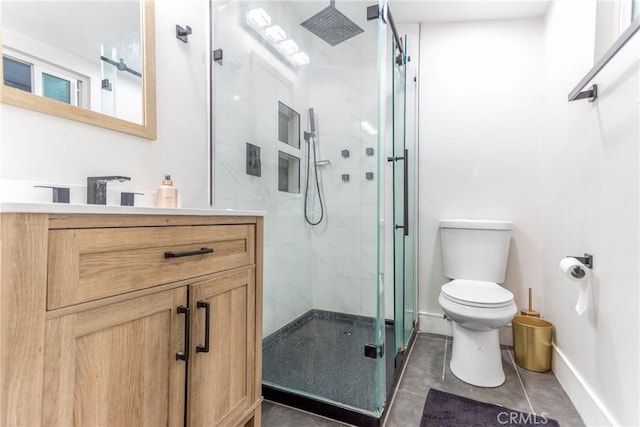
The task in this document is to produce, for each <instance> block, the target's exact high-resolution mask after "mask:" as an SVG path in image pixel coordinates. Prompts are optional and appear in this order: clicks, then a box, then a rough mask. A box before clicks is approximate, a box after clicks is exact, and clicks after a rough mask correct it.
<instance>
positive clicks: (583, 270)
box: [559, 257, 591, 315]
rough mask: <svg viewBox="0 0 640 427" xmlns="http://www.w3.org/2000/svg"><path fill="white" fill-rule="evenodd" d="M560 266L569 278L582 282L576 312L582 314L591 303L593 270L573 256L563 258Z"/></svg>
mask: <svg viewBox="0 0 640 427" xmlns="http://www.w3.org/2000/svg"><path fill="white" fill-rule="evenodd" d="M559 267H560V270H562V272H563V273H564V274H565V276H567V277H568V278H569V279H571V280H573V281H575V282H580V293H579V294H578V302H577V303H576V313H578V315H581V314H583V313H584V312H585V311H587V306H588V305H589V293H590V291H591V286H590V282H591V270H590V269H589V268H588V267H587V266H585V265H584V264H583V263H581V262H580V261H578V260H577V259H575V258H573V257H566V258H563V259H562V260H561V261H560V265H559Z"/></svg>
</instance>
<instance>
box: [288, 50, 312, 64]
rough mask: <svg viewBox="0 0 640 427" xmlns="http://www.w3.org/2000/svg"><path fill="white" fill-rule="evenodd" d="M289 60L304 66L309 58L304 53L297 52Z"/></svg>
mask: <svg viewBox="0 0 640 427" xmlns="http://www.w3.org/2000/svg"><path fill="white" fill-rule="evenodd" d="M291 60H292V61H293V63H294V64H297V65H306V64H308V63H309V56H307V54H306V53H304V52H298V53H296V54H294V55H291Z"/></svg>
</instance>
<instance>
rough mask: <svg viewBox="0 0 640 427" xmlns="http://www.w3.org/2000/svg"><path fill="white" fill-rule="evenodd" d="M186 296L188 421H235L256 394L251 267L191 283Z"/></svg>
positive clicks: (205, 423)
mask: <svg viewBox="0 0 640 427" xmlns="http://www.w3.org/2000/svg"><path fill="white" fill-rule="evenodd" d="M189 300H190V301H189V306H190V307H191V312H192V316H193V317H192V319H193V321H192V325H193V327H192V334H191V341H192V346H191V357H190V360H189V364H190V365H189V385H188V390H189V396H188V398H187V406H188V419H189V425H190V426H191V427H197V426H219V425H233V424H234V422H235V423H237V419H238V417H239V416H240V415H242V413H243V412H245V411H246V410H247V409H249V408H250V406H251V405H252V404H253V403H254V402H253V400H254V396H255V395H254V387H255V379H254V375H255V268H254V267H247V268H243V269H239V270H235V271H233V272H229V273H225V274H220V275H218V276H216V277H215V278H213V279H210V280H206V281H203V282H200V283H198V284H196V285H192V286H191V288H190V291H189ZM207 311H209V316H208V317H209V323H208V324H207V322H206V320H207ZM207 325H208V327H207ZM207 336H208V338H209V348H208V351H207V349H206V348H205V347H206V338H207Z"/></svg>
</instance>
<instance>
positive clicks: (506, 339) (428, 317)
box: [419, 311, 513, 346]
mask: <svg viewBox="0 0 640 427" xmlns="http://www.w3.org/2000/svg"><path fill="white" fill-rule="evenodd" d="M419 316H420V332H429V333H431V334H438V335H445V336H448V337H450V336H452V335H453V328H452V326H451V322H450V321H449V320H446V319H444V318H443V317H442V314H437V313H427V312H426V311H421V312H420V313H419ZM500 344H501V345H508V346H512V345H513V335H512V333H511V323H509V324H508V325H506V326H504V327H502V328H500Z"/></svg>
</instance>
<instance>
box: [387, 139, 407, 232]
mask: <svg viewBox="0 0 640 427" xmlns="http://www.w3.org/2000/svg"><path fill="white" fill-rule="evenodd" d="M398 160H402V161H404V177H403V181H404V183H403V187H404V188H403V193H404V194H403V197H404V200H403V202H402V222H403V224H402V225H398V224H396V226H395V229H396V230H397V229H399V228H402V230H403V232H404V235H405V236H408V235H409V150H407V149H406V148H405V149H404V156H403V157H387V161H388V162H397V161H398ZM394 179H395V177H394Z"/></svg>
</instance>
